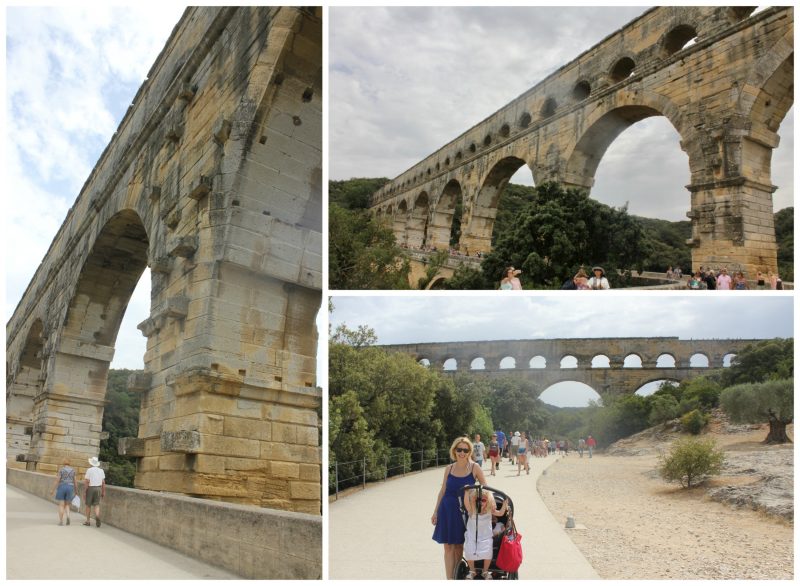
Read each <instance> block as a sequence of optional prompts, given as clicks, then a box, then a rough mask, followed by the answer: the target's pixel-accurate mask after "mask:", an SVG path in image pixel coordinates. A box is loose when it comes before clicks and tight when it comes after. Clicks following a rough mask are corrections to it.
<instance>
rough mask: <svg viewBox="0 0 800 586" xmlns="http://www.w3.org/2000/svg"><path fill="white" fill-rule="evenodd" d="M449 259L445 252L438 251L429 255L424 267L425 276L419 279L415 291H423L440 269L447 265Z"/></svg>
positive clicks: (448, 254) (447, 253)
mask: <svg viewBox="0 0 800 586" xmlns="http://www.w3.org/2000/svg"><path fill="white" fill-rule="evenodd" d="M449 258H450V253H449V252H448V251H447V250H440V251H438V252H435V253H433V254H431V255H430V256H429V257H428V264H427V265H426V267H425V276H424V277H420V278H419V280H418V281H417V289H420V290H424V289H425V288H426V287H427V286H428V285H429V284H430V282H431V281H433V280H434V279H435V278H436V276H437V275H438V274H439V271H440V270H442V267H443V266H445V265H446V264H447V260H448V259H449Z"/></svg>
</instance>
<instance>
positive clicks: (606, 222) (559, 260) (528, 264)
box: [481, 183, 645, 289]
mask: <svg viewBox="0 0 800 586" xmlns="http://www.w3.org/2000/svg"><path fill="white" fill-rule="evenodd" d="M644 247H645V240H644V232H643V230H642V226H641V224H640V223H639V222H638V221H637V220H636V219H635V218H634V217H633V216H631V215H629V214H628V212H627V210H626V209H625V208H620V209H616V208H611V207H609V206H607V205H604V204H601V203H600V202H598V201H595V200H593V199H591V198H590V197H589V196H588V195H587V193H586V192H584V191H581V190H577V189H566V190H565V189H563V188H561V187H559V186H558V185H556V184H555V183H545V184H542V185H540V186H538V187H537V188H536V197H535V198H534V199H533V200H531V201H529V202H527V203H526V204H525V205H524V206H523V207H522V209H520V210H519V211H518V212H517V213H516V215H515V219H514V223H513V224H512V226H511V227H510V228H509V229H507V230H506V231H504V232H502V233H501V234H500V235H499V236H498V238H497V241H496V244H495V246H494V247H493V248H492V251H491V252H490V253H489V255H488V256H487V257H486V260H484V261H483V263H482V267H481V268H482V271H483V274H484V283H485V288H487V289H488V288H492V289H496V288H497V286H498V283H499V281H500V279H501V278H502V274H503V272H504V269H505V267H507V266H509V265H513V266H515V267H517V268H520V269H522V274H521V275H520V280H521V281H522V284H523V287H524V288H528V289H530V288H559V287H560V286H561V284H562V283H563V282H564V281H565V279H567V278H571V277H572V276H573V275H574V274H575V273H576V272H577V270H578V269H579V268H580V267H581V266H585V267H588V268H587V270H588V271H589V272H591V266H592V265H595V264H600V265H602V266H603V268H604V269H605V272H606V276H607V277H608V279H609V281H610V282H611V283H612V286H619V284H620V283H619V281H618V280H617V277H616V272H617V269H627V268H637V269H639V268H641V263H642V261H643V259H644V257H645V253H644Z"/></svg>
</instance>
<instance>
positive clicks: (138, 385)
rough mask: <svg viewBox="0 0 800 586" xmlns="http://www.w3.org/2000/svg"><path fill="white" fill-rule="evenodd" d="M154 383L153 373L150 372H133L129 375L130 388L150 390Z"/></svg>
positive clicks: (142, 391)
mask: <svg viewBox="0 0 800 586" xmlns="http://www.w3.org/2000/svg"><path fill="white" fill-rule="evenodd" d="M152 384H153V374H152V373H150V372H132V373H131V374H130V375H128V390H129V391H133V392H137V393H144V392H147V391H149V390H150V387H151V386H152Z"/></svg>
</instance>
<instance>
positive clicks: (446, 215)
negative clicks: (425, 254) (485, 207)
mask: <svg viewBox="0 0 800 586" xmlns="http://www.w3.org/2000/svg"><path fill="white" fill-rule="evenodd" d="M463 209H464V196H463V193H462V189H461V183H460V182H459V181H458V179H450V180H449V181H448V182H447V183H446V184H445V186H444V189H443V190H442V192H441V194H439V197H438V199H437V200H436V205H435V206H434V208H433V210H432V211H431V225H430V228H429V231H428V232H429V234H430V243H431V246H435V247H436V248H438V249H440V250H442V249H448V248H449V247H450V243H451V235H452V234H453V233H454V230H455V233H456V234H460V233H461V228H460V225H461V218H462V214H463ZM457 212H458V213H457ZM455 221H458V223H459V226H457V227H456V226H454V225H453V222H455Z"/></svg>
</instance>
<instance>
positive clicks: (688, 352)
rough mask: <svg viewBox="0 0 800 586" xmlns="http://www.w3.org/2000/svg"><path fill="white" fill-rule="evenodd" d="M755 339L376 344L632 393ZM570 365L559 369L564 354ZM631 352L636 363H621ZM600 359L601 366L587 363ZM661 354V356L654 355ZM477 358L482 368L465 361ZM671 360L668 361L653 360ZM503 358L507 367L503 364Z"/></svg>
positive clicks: (713, 364) (466, 366) (501, 372)
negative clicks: (699, 359)
mask: <svg viewBox="0 0 800 586" xmlns="http://www.w3.org/2000/svg"><path fill="white" fill-rule="evenodd" d="M759 341H760V340H680V339H679V338H675V337H669V338H581V339H570V338H565V339H556V340H493V341H487V342H442V343H435V342H434V343H423V344H394V345H385V346H381V348H384V349H386V350H389V351H392V352H402V353H404V354H408V355H410V356H413V357H414V358H415V359H416V360H418V361H427V362H428V363H429V367H430V368H432V369H436V370H442V371H444V372H448V373H452V374H457V373H463V372H469V373H470V374H478V375H482V376H488V377H500V376H518V377H519V376H521V377H524V378H525V379H526V380H528V381H531V382H533V383H534V384H536V385H537V387H538V389H539V391H544V390H545V389H546V388H547V387H549V386H550V385H553V384H555V383H559V382H565V381H574V382H581V383H584V384H587V385H589V386H590V387H592V388H593V389H594V390H595V391H596V392H598V393H599V394H601V395H602V394H606V393H614V394H623V393H628V394H633V393H635V392H636V390H637V389H639V388H640V387H641V386H642V385H645V384H647V383H649V382H652V381H656V380H673V381H677V382H680V381H682V380H685V379H688V378H692V377H695V376H700V375H702V374H704V373H707V372H708V371H709V370H710V369H716V368H722V367H723V365H724V364H723V363H724V361H725V358H726V357H729V356H731V355H735V354H737V353H738V352H741V350H742V349H743V348H745V347H746V346H748V345H749V344H753V343H755V342H759ZM697 355H700V356H703V357H705V359H706V361H707V364H708V366H702V367H701V366H693V365H692V358H693V357H695V356H697ZM568 357H572V358H574V359H575V360H574V362H573V364H575V366H574V367H571V368H568V367H564V368H562V366H561V365H562V361H563V360H564V359H565V358H568ZM629 357H636V358H638V359H639V360H640V361H641V366H636V367H628V366H624V365H625V363H626V359H627V358H629ZM598 358H600V359H601V361H602V359H603V358H605V359H607V361H606V364H607V366H602V367H601V366H594V367H593V366H592V363H593V362H594V361H595V360H596V359H598ZM662 358H666V359H667V360H660V359H662ZM478 359H483V368H478V369H474V368H471V365H473V363H474V362H475V361H476V360H478ZM669 359H671V363H672V366H662V365H659V364H660V363H663V362H665V361H669ZM501 363H502V364H504V365H508V364H509V363H510V364H512V366H510V367H508V366H503V365H501Z"/></svg>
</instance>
